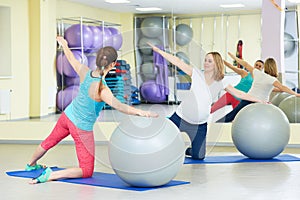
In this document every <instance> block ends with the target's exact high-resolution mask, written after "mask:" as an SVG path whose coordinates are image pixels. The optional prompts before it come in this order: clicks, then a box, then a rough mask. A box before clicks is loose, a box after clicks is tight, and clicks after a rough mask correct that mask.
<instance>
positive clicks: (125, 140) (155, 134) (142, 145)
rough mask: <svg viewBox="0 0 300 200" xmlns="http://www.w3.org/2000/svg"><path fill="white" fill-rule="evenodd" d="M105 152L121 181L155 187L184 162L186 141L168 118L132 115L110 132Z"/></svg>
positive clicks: (137, 185)
mask: <svg viewBox="0 0 300 200" xmlns="http://www.w3.org/2000/svg"><path fill="white" fill-rule="evenodd" d="M108 153H109V159H110V162H111V166H112V168H113V170H114V171H115V173H116V174H117V175H118V176H119V177H120V178H121V179H122V180H123V181H125V182H126V183H128V184H129V185H132V186H136V187H155V186H161V185H164V184H167V183H169V182H170V181H171V180H172V179H173V178H174V177H175V176H176V175H177V173H178V171H179V170H180V168H181V166H182V165H183V162H184V157H185V144H184V140H183V138H182V135H181V133H180V131H179V129H178V128H177V127H176V126H175V124H174V123H173V122H171V121H170V120H169V119H166V118H146V117H137V116H131V117H129V118H127V119H125V120H124V121H121V123H120V124H119V125H118V126H117V128H116V129H115V130H114V132H113V133H112V135H111V138H110V141H109V145H108Z"/></svg>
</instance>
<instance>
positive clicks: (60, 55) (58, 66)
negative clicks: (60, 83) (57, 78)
mask: <svg viewBox="0 0 300 200" xmlns="http://www.w3.org/2000/svg"><path fill="white" fill-rule="evenodd" d="M56 71H57V72H58V73H59V74H60V75H63V73H64V71H63V53H62V52H61V51H58V52H57V54H56Z"/></svg>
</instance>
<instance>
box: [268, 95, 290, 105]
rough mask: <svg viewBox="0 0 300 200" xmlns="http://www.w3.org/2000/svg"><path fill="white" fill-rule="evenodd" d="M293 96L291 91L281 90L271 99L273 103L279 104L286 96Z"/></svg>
mask: <svg viewBox="0 0 300 200" xmlns="http://www.w3.org/2000/svg"><path fill="white" fill-rule="evenodd" d="M289 96H291V95H290V94H289V93H286V92H279V93H278V94H276V95H275V96H274V97H273V98H272V99H271V103H272V104H274V105H275V106H279V104H280V103H281V101H282V100H284V99H285V98H287V97H289Z"/></svg>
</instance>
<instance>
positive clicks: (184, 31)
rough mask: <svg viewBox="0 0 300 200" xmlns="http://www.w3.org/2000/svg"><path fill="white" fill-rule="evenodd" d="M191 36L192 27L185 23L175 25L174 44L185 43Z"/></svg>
mask: <svg viewBox="0 0 300 200" xmlns="http://www.w3.org/2000/svg"><path fill="white" fill-rule="evenodd" d="M192 38H193V29H192V28H191V27H190V26H188V25H186V24H178V25H177V26H176V44H178V45H180V46H184V45H187V44H188V43H189V42H190V41H191V40H192Z"/></svg>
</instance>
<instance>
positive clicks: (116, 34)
mask: <svg viewBox="0 0 300 200" xmlns="http://www.w3.org/2000/svg"><path fill="white" fill-rule="evenodd" d="M109 30H110V32H111V37H112V47H113V48H114V49H115V50H117V51H118V50H120V49H121V47H122V44H123V37H122V34H121V33H120V31H119V30H118V29H116V28H114V27H109Z"/></svg>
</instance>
